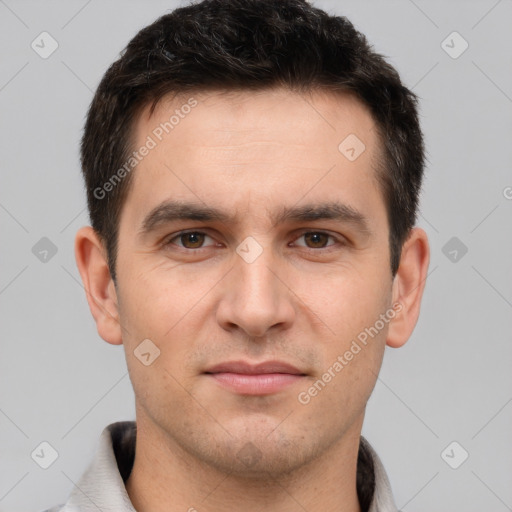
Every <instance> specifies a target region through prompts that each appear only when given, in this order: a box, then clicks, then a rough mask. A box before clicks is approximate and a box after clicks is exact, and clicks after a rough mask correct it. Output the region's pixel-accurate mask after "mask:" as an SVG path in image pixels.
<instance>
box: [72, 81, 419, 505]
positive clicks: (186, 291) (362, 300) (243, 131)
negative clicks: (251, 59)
mask: <svg viewBox="0 0 512 512" xmlns="http://www.w3.org/2000/svg"><path fill="white" fill-rule="evenodd" d="M189 97H190V95H189V96H183V97H181V98H180V97H176V98H174V99H172V100H171V99H167V100H165V101H163V102H161V103H160V104H159V106H158V107H157V109H156V110H155V112H154V113H153V115H151V116H149V110H148V108H146V109H145V110H144V111H143V112H142V114H141V116H140V118H139V119H138V122H137V125H136V129H135V136H136V137H135V138H136V142H135V144H134V147H136V148H138V147H140V146H141V145H143V144H144V142H145V140H146V137H147V136H148V135H150V134H151V133H152V130H154V128H155V127H156V126H158V125H159V123H160V122H165V121H167V120H168V119H169V116H170V115H171V114H172V113H173V111H174V110H175V109H176V108H179V107H180V106H181V105H183V104H184V103H186V101H187V99H188V98H189ZM193 97H194V98H195V99H197V100H198V105H197V106H196V107H195V108H194V109H193V110H192V111H191V112H190V113H189V114H188V115H187V116H185V117H184V119H180V123H179V124H178V125H177V126H175V128H174V129H173V130H172V132H170V134H169V135H167V136H166V137H165V138H164V139H163V140H162V141H161V142H159V143H158V145H157V146H156V147H155V148H154V149H152V150H151V151H150V152H149V154H148V155H147V156H146V157H145V158H144V159H143V160H142V161H141V162H140V164H139V165H138V166H137V167H136V169H135V171H133V172H134V175H133V182H132V184H131V188H130V191H129V194H128V196H127V199H126V202H125V204H124V205H123V209H122V212H121V218H120V226H119V251H118V258H117V262H116V271H117V283H116V284H115V285H114V283H113V281H112V279H111V277H110V274H109V271H108V267H107V260H106V253H105V250H104V247H103V245H102V243H101V241H100V240H99V238H98V237H97V235H96V234H95V232H94V231H93V230H92V228H90V227H84V228H82V229H80V230H79V231H78V233H77V237H76V245H75V251H76V259H77V264H78V268H79V271H80V274H81V276H82V279H83V282H84V286H85V289H86V291H87V298H88V301H89V305H90V309H91V312H92V315H93V317H94V319H95V321H96V324H97V328H98V333H99V334H100V336H101V337H102V338H103V339H104V340H105V341H107V342H108V343H111V344H123V345H124V346H125V354H126V362H127V367H128V370H129V374H130V378H131V381H132V384H133V388H134V392H135V398H136V421H137V427H138V432H137V452H136V457H135V462H134V467H133V470H132V473H131V475H130V478H129V480H128V481H127V484H126V488H127V492H128V494H129V496H130V499H131V500H132V503H133V504H134V506H135V508H136V509H137V510H138V511H139V512H149V511H151V512H159V511H164V510H165V511H167V512H169V511H171V512H172V511H186V510H190V509H191V508H192V507H193V508H192V510H193V509H196V510H197V511H199V512H201V511H203V510H208V511H215V512H221V511H232V510H235V509H236V510H244V511H246V512H256V511H263V510H269V507H271V510H272V511H273V512H285V511H296V510H298V509H301V507H303V509H305V510H308V511H309V512H316V511H322V512H326V511H335V510H336V511H338V512H339V511H343V512H356V511H360V506H359V502H358V499H357V494H356V461H357V452H358V447H359V438H360V434H361V429H362V424H363V419H364V413H365V407H366V403H367V401H368V398H369V397H370V394H371V392H372V390H373V388H374V385H375V382H376V379H377V375H378V372H379V369H380V367H381V364H382V358H383V354H384V349H385V347H386V345H388V346H391V347H400V346H402V345H403V344H404V343H405V342H406V341H407V339H408V338H409V337H410V335H411V333H412V331H413V329H414V326H415V325H416V322H417V319H418V314H419V310H420V302H421V297H422V294H423V289H424V284H425V279H426V275H427V269H428V263H429V246H428V240H427V236H426V234H425V232H424V231H423V230H422V229H420V228H414V229H413V230H412V231H411V234H410V236H409V238H408V240H407V241H406V243H405V244H404V246H403V250H402V256H401V262H400V268H399V270H398V273H397V274H396V276H395V277H394V278H393V277H392V275H391V271H390V255H389V244H388V237H389V226H388V224H387V217H386V211H385V203H384V199H383V196H382V193H381V190H380V188H379V186H378V184H377V181H376V178H375V171H374V165H375V162H376V161H377V159H378V157H379V148H380V145H379V140H378V138H377V134H376V127H375V124H374V122H373V120H372V118H371V116H370V114H369V112H368V110H367V109H366V108H365V107H364V106H363V105H362V104H361V103H360V102H359V101H358V100H357V99H355V98H354V97H353V96H351V95H349V94H346V93H344V94H343V95H336V96H335V95H334V94H332V93H324V92H321V91H314V92H313V93H309V94H307V95H299V94H297V93H292V92H290V91H287V90H284V89H279V88H277V89H273V90H265V91H262V92H258V93H254V92H243V91H242V92H240V91H238V92H236V93H230V94H226V93H222V94H221V93H220V92H208V93H202V94H201V93H198V94H193ZM349 134H356V135H357V137H358V138H359V139H360V140H361V141H363V142H364V144H365V147H366V149H365V151H364V152H363V153H362V154H361V155H360V156H359V157H358V158H357V159H356V160H355V161H349V159H347V158H346V157H345V156H344V155H343V154H342V153H341V152H340V151H339V150H338V145H339V144H340V142H341V141H343V140H344V139H345V138H346V137H347V136H348V135H349ZM169 199H175V200H176V199H179V200H182V201H194V202H196V203H198V204H200V205H203V206H204V205H205V204H206V205H208V206H212V207H216V208H219V209H222V210H225V211H226V212H227V213H229V214H230V215H232V216H233V217H234V219H233V220H230V221H225V222H219V221H213V222H211V221H208V222H204V221H196V220H183V221H175V222H166V223H163V224H161V225H159V226H158V228H157V229H156V230H154V231H151V232H150V233H146V234H144V235H141V234H140V229H141V226H142V223H143V219H144V217H145V216H146V215H147V214H148V213H149V212H150V211H151V210H152V209H153V208H154V207H156V206H157V205H158V204H160V203H161V202H162V201H166V200H169ZM328 201H339V202H343V203H344V204H346V205H350V206H351V207H352V208H353V209H355V210H357V211H359V212H360V213H361V214H363V215H364V216H365V217H366V219H367V224H368V226H367V227H368V231H367V232H363V231H361V230H360V229H359V228H358V226H357V225H356V224H354V223H351V222H346V221H343V222H340V221H338V220H332V219H321V220H316V221H308V222H304V221H293V222H285V223H280V224H275V223H273V222H272V220H271V219H272V215H274V214H276V213H278V212H279V211H280V210H281V209H282V207H283V206H290V207H294V206H300V205H303V204H306V203H308V204H322V203H325V202H328ZM182 230H196V231H201V232H202V233H204V234H206V235H207V236H205V237H204V238H202V237H201V235H200V236H199V241H198V239H197V238H196V239H194V238H193V239H192V241H191V239H190V237H185V238H180V237H179V236H178V237H176V235H177V234H178V233H179V232H180V231H182ZM305 232H306V233H307V232H315V233H318V232H320V233H326V235H331V236H322V235H321V234H319V235H318V236H317V237H315V236H313V238H311V237H309V238H308V237H307V236H304V233H305ZM249 236H250V237H253V238H254V239H255V240H256V241H257V242H258V244H259V245H260V246H261V248H262V251H263V252H262V253H261V254H260V256H259V257H258V258H257V259H256V260H255V261H253V262H252V263H248V262H246V261H245V260H244V259H243V258H242V257H240V256H239V254H237V252H236V248H237V247H238V245H239V244H240V243H241V242H242V241H243V240H244V239H245V238H246V237H249ZM333 237H334V238H333ZM171 239H172V241H171ZM164 242H167V245H165V244H164ZM201 244H202V245H201ZM197 247H199V249H197ZM194 251H195V252H194ZM394 303H399V304H400V305H401V311H400V313H398V314H396V315H395V318H394V319H392V320H390V321H389V322H388V323H386V324H385V327H384V328H383V329H381V330H380V331H379V333H378V335H377V336H375V337H374V338H370V339H369V342H368V344H367V345H366V346H364V348H362V350H361V351H360V352H359V353H358V354H357V355H355V356H354V357H353V359H352V360H351V361H350V362H348V364H347V365H346V366H344V367H343V370H342V371H340V372H339V373H336V376H335V377H334V378H332V379H331V381H330V382H329V383H328V384H327V385H326V386H325V387H324V388H323V389H322V390H321V391H320V392H318V394H317V395H316V396H314V397H312V398H311V400H310V401H309V403H307V404H302V403H300V402H299V400H298V395H299V393H301V392H303V391H305V390H306V391H307V390H308V389H309V388H310V387H311V385H312V384H313V383H314V382H315V381H317V380H318V379H319V378H322V375H323V374H324V373H325V372H326V371H327V370H328V368H329V367H332V365H333V363H334V362H335V361H336V360H337V358H338V356H340V355H343V354H344V353H345V352H346V351H347V350H349V348H350V346H351V342H352V341H353V340H354V339H356V336H357V335H358V334H359V333H360V332H362V331H364V329H365V328H368V327H370V326H373V325H374V324H375V322H376V320H377V319H379V315H381V314H383V313H385V312H386V311H388V310H389V309H390V308H391V307H392V305H393V304H394ZM145 339H150V340H151V341H152V342H153V343H154V345H156V346H157V347H158V349H159V350H160V355H159V357H158V358H156V359H155V360H154V361H153V362H152V364H150V365H148V366H145V365H144V364H142V363H141V361H140V360H139V359H138V358H137V357H135V355H134V350H135V349H136V348H137V346H138V345H139V344H140V343H141V342H142V340H145ZM272 359H277V360H281V361H286V362H288V363H290V364H292V365H294V366H296V367H297V368H299V369H300V370H301V371H302V372H303V373H304V374H306V376H304V377H302V378H301V379H297V381H296V382H295V383H293V384H291V385H290V386H288V387H287V388H285V389H282V390H280V391H278V392H275V393H273V394H270V395H265V396H250V395H244V394H239V393H235V392H233V391H232V390H228V389H226V388H224V387H222V386H220V385H218V383H217V382H215V381H214V380H213V379H211V378H210V377H209V376H207V375H205V374H204V373H203V372H205V371H206V369H208V368H209V367H211V366H212V365H214V364H218V363H221V362H224V361H233V360H245V361H250V362H252V363H258V362H261V361H268V360H272ZM248 443H249V444H248ZM244 447H245V448H244ZM241 450H242V452H240V451H241ZM244 450H245V451H244ZM247 451H249V453H250V454H252V456H253V459H255V460H253V463H252V464H249V463H247V461H244V460H243V457H241V456H240V453H242V454H243V453H247Z"/></svg>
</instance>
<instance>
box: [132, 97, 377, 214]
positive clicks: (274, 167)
mask: <svg viewBox="0 0 512 512" xmlns="http://www.w3.org/2000/svg"><path fill="white" fill-rule="evenodd" d="M134 135H135V137H134V139H135V143H134V147H135V150H138V149H139V148H143V147H144V146H151V149H150V150H149V151H145V153H146V155H145V156H144V157H143V158H142V159H141V160H140V162H139V164H138V165H137V167H136V169H135V171H134V176H133V182H132V184H131V187H130V188H131V190H130V192H129V197H128V200H129V199H130V196H131V197H132V199H133V198H134V199H135V204H134V205H132V206H133V207H134V208H135V209H136V210H138V214H139V216H141V215H144V214H145V213H146V212H147V211H148V210H149V209H151V208H152V207H153V206H154V205H155V204H156V203H158V202H160V201H163V200H165V199H169V198H170V197H173V196H174V197H177V198H179V199H183V200H185V199H194V200H196V201H197V200H199V201H207V202H208V205H210V206H225V205H226V203H227V202H229V204H230V205H231V206H232V207H233V208H234V209H236V208H238V207H243V208H246V207H247V205H248V204H249V202H250V201H251V200H252V199H255V200H256V201H258V200H259V201H260V202H259V204H260V206H261V204H262V202H263V201H264V202H265V203H266V204H265V206H266V207H268V206H269V205H271V204H272V202H273V201H274V200H275V201H279V202H280V203H281V205H282V204H283V203H289V204H287V205H291V204H293V203H296V202H298V201H300V199H301V197H303V196H305V195H306V194H307V195H308V202H311V201H313V202H314V201H315V198H317V199H318V198H320V197H322V198H323V199H327V200H336V199H339V197H336V196H339V195H341V199H343V195H347V194H349V192H348V191H349V190H352V192H351V194H352V200H353V201H355V202H358V201H359V203H360V206H361V203H362V202H365V201H366V202H367V203H368V202H369V201H370V199H371V197H373V199H376V198H377V199H378V196H379V195H380V191H379V188H378V183H377V180H376V178H375V168H376V166H377V160H378V157H379V144H378V136H377V130H376V126H375V123H374V121H373V118H372V116H371V114H370V113H369V111H368V109H367V108H366V107H365V106H364V105H363V104H362V103H361V102H360V101H359V100H358V99H357V98H356V97H355V96H354V95H352V94H349V93H339V94H338V93H336V94H334V93H332V92H325V91H320V90H316V91H313V92H311V93H306V94H299V93H295V92H292V91H289V90H287V89H283V88H275V89H269V90H262V91H229V92H226V91H209V92H191V93H187V94H180V95H175V96H173V97H170V96H168V97H164V98H163V99H162V100H161V101H160V102H159V104H158V105H157V107H156V108H155V110H154V112H153V113H150V107H149V105H148V106H146V107H145V108H144V109H143V110H142V112H141V115H140V116H139V118H138V120H137V123H136V125H135V126H134ZM356 191H358V192H357V193H356V194H355V192H356ZM354 194H355V195H359V197H355V196H354ZM372 194H373V196H372ZM376 194H377V196H376ZM326 195H330V197H326ZM364 196H366V197H364ZM285 199H287V201H285ZM127 202H128V201H127ZM370 202H371V201H370ZM380 206H381V207H383V204H381V205H380ZM224 209H225V208H224ZM260 210H261V208H260ZM265 211H270V210H269V209H268V208H265Z"/></svg>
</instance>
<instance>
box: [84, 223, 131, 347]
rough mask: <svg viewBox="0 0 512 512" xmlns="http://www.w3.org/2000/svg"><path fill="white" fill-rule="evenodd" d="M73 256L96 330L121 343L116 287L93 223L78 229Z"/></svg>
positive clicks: (110, 341) (107, 338)
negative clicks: (91, 225)
mask: <svg viewBox="0 0 512 512" xmlns="http://www.w3.org/2000/svg"><path fill="white" fill-rule="evenodd" d="M75 258H76V264H77V266H78V271H79V272H80V276H81V277H82V282H83V285H84V288H85V292H86V297H87V302H88V303H89V308H90V310H91V313H92V316H93V317H94V321H95V322H96V328H97V330H98V334H99V335H100V336H101V337H102V338H103V339H104V340H105V341H106V342H108V343H111V344H113V345H120V344H121V343H122V342H123V341H122V336H121V326H120V323H119V310H118V301H117V295H116V290H115V286H114V282H113V281H112V277H111V275H110V271H109V268H108V263H107V258H106V252H105V249H104V247H103V244H102V242H101V240H100V238H99V237H98V235H97V233H96V232H95V231H94V229H93V228H92V227H90V226H85V227H83V228H80V229H79V230H78V232H77V234H76V237H75Z"/></svg>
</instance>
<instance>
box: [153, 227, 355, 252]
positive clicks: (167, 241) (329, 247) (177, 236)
mask: <svg viewBox="0 0 512 512" xmlns="http://www.w3.org/2000/svg"><path fill="white" fill-rule="evenodd" d="M190 233H197V234H200V235H206V236H208V237H210V238H212V239H213V237H212V236H210V235H209V234H208V233H206V232H204V231H198V230H195V229H192V230H186V231H180V232H178V233H175V234H173V235H171V236H170V237H167V238H166V239H165V240H164V241H163V243H162V246H163V247H168V246H169V245H176V244H173V243H172V242H173V240H176V239H180V238H181V237H182V236H183V235H186V234H190ZM308 234H315V235H327V236H328V237H329V238H331V239H332V240H334V241H335V242H336V243H334V244H331V245H327V246H326V247H319V248H317V249H315V248H312V247H306V246H299V247H301V248H302V249H303V250H305V251H307V252H314V253H319V252H320V251H321V252H324V253H325V252H329V251H330V250H332V249H333V248H335V247H336V246H344V245H346V243H345V242H344V241H343V240H341V239H339V238H337V237H335V236H334V235H331V234H330V233H327V232H325V231H312V230H305V231H302V232H301V233H300V234H299V236H298V237H297V238H295V240H298V239H299V238H302V237H303V236H304V235H308ZM176 247H177V248H178V249H179V250H182V251H185V252H194V253H198V252H202V251H205V250H208V249H209V248H211V247H213V246H212V245H210V246H207V247H199V248H197V249H189V248H187V247H181V246H179V245H176Z"/></svg>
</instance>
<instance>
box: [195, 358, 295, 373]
mask: <svg viewBox="0 0 512 512" xmlns="http://www.w3.org/2000/svg"><path fill="white" fill-rule="evenodd" d="M205 373H242V374H247V375H259V374H264V373H290V374H293V375H305V374H304V373H303V372H301V371H300V370H299V369H298V368H295V366H292V365H291V364H288V363H285V362H283V361H264V362H262V363H258V364H251V363H248V362H246V361H227V362H224V363H220V364H217V365H215V366H212V367H211V368H208V370H206V371H205Z"/></svg>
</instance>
